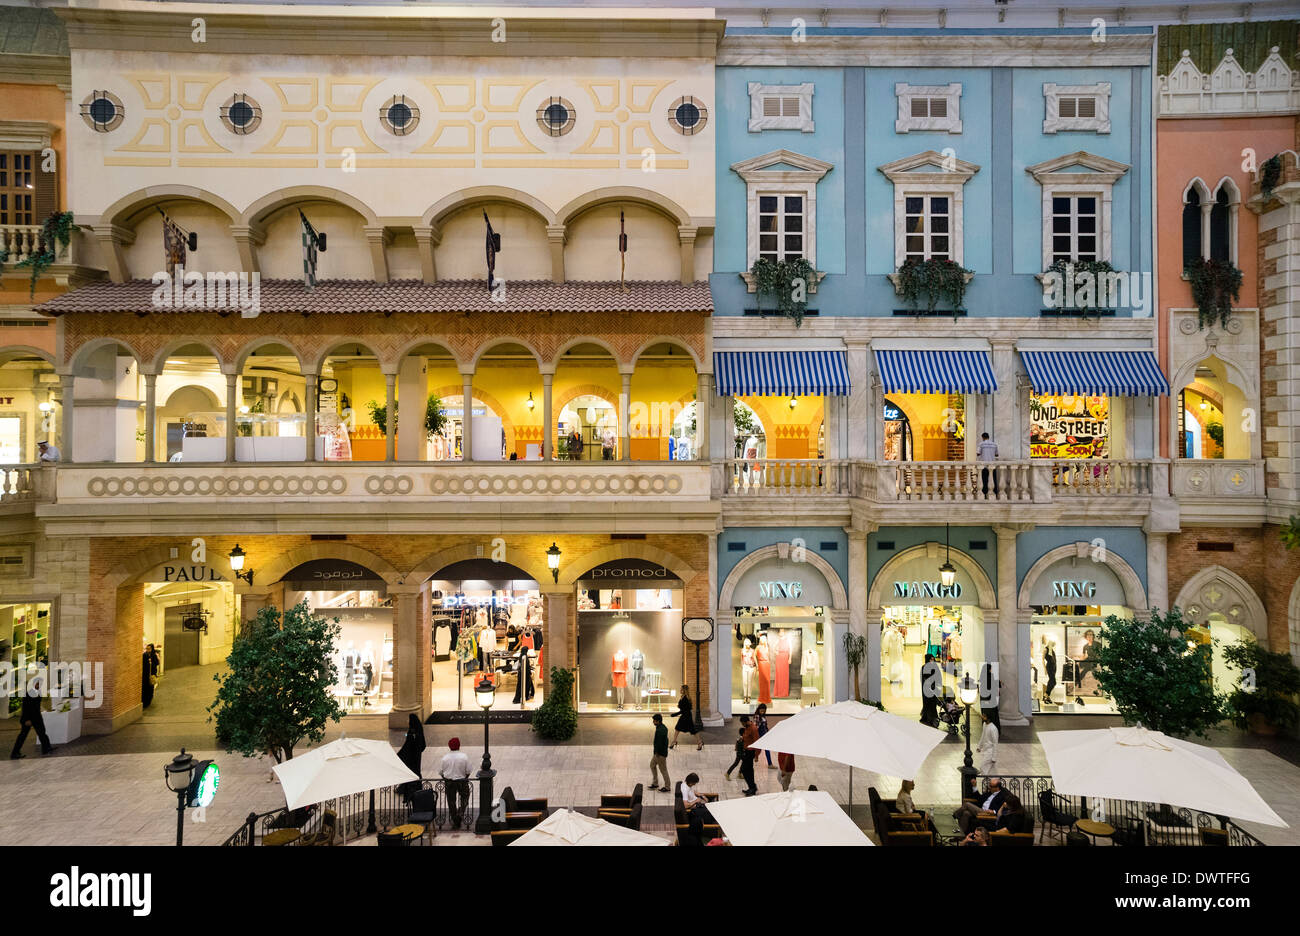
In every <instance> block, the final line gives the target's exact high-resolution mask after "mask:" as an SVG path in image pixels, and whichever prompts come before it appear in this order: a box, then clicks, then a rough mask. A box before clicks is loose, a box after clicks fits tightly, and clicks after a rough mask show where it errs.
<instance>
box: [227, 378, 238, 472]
mask: <svg viewBox="0 0 1300 936" xmlns="http://www.w3.org/2000/svg"><path fill="white" fill-rule="evenodd" d="M238 399H239V375H238V374H227V375H226V464H227V465H232V464H234V462H235V439H236V438H237V437H238V436H239V426H238V425H236V422H235V415H236V409H235V404H236V403H237V402H238Z"/></svg>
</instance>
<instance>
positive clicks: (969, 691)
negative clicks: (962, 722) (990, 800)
mask: <svg viewBox="0 0 1300 936" xmlns="http://www.w3.org/2000/svg"><path fill="white" fill-rule="evenodd" d="M957 697H958V698H959V699H960V700H961V704H962V705H964V706H966V754H965V757H964V759H963V761H962V766H961V768H960V773H961V800H960V801H961V802H965V800H966V797H967V796H969V795H970V794H971V793H973V792H975V790H974V787H975V778H976V777H978V776H979V771H978V770H976V769H975V759H974V758H973V757H972V756H971V750H970V707H971V706H972V705H974V704H975V702H976V701H977V700H978V699H979V697H980V694H979V684H978V683H976V682H975V680H973V679H971V677H970V673H969V672H967V673H966V674H965V675H964V676H963V677H962V680H961V682H960V683H959V684H958V687H957Z"/></svg>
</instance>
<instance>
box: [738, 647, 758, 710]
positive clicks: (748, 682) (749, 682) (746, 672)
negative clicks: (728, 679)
mask: <svg viewBox="0 0 1300 936" xmlns="http://www.w3.org/2000/svg"><path fill="white" fill-rule="evenodd" d="M754 665H755V660H754V645H753V643H751V642H750V639H749V638H748V637H746V638H745V645H744V646H743V647H742V648H741V650H740V680H741V688H742V691H743V692H744V694H745V695H744V699H745V704H746V705H748V704H749V699H750V697H751V696H752V695H753V694H754V693H753V687H754Z"/></svg>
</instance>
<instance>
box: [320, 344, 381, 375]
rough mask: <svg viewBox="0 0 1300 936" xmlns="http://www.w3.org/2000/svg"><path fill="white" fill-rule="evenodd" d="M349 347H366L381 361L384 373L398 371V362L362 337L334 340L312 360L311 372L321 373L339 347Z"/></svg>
mask: <svg viewBox="0 0 1300 936" xmlns="http://www.w3.org/2000/svg"><path fill="white" fill-rule="evenodd" d="M348 347H353V348H364V349H365V350H366V351H367V352H368V353H369V354H371V355H373V356H374V358H375V360H377V361H378V362H379V370H380V371H381V372H382V373H385V374H396V373H397V365H396V364H394V363H391V362H389V361H388V360H387V358H385V357H384V356H383V355H382V354H380V353H379V351H378V350H377V349H376V348H375V347H374V345H372V344H370V343H368V342H366V341H363V340H362V339H360V338H348V339H345V340H342V339H341V340H339V341H335V342H332V343H331V344H330V346H329V347H327V348H325V349H324V350H323V351H321V353H320V354H319V355H317V357H316V360H315V361H312V362H311V367H312V369H311V371H310V373H313V374H319V373H320V372H321V368H322V367H324V366H325V361H326V360H327V359H328V358H329V357H330V356H331V355H333V354H334V353H335V352H336V351H338V349H339V348H348ZM340 356H342V355H340ZM300 366H301V365H300ZM304 373H306V372H304Z"/></svg>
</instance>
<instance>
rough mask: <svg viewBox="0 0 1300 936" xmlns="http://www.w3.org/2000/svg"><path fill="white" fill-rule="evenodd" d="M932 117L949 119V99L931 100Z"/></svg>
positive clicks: (938, 98)
mask: <svg viewBox="0 0 1300 936" xmlns="http://www.w3.org/2000/svg"><path fill="white" fill-rule="evenodd" d="M930 116H931V117H947V116H948V99H947V98H941V97H937V98H930Z"/></svg>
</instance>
